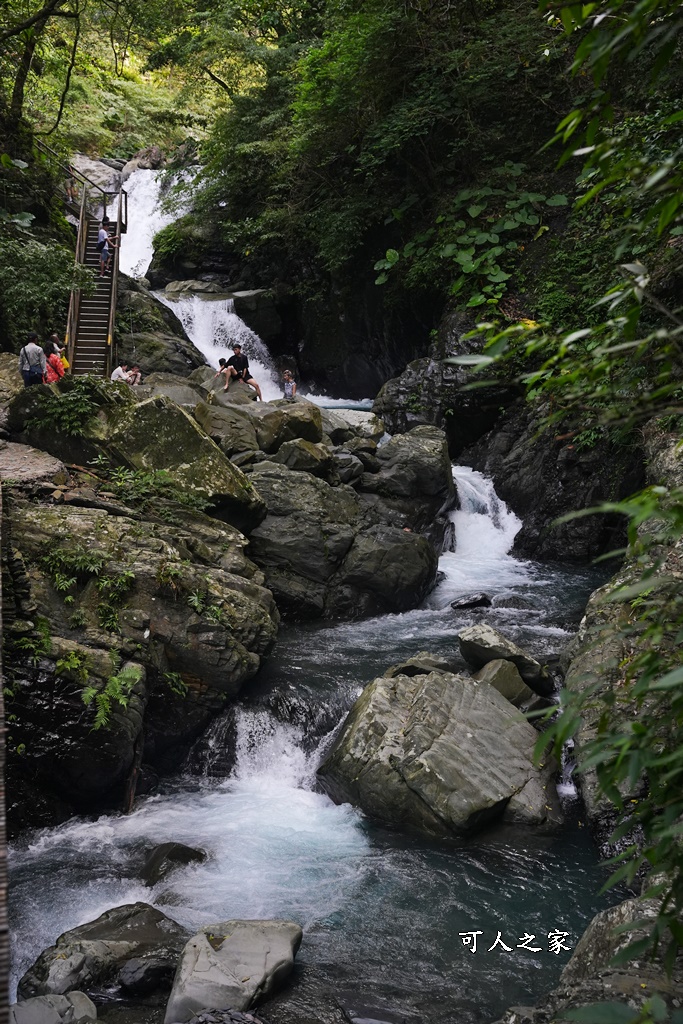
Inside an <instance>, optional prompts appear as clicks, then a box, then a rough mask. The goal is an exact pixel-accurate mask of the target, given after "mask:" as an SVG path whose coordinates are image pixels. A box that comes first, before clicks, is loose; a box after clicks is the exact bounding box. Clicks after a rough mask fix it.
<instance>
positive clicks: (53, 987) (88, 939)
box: [18, 903, 189, 1001]
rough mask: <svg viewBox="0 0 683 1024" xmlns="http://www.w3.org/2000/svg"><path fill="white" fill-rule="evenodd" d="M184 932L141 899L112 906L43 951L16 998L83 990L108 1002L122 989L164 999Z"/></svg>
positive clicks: (22, 982) (185, 939) (182, 941)
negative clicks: (149, 975) (124, 904)
mask: <svg viewBox="0 0 683 1024" xmlns="http://www.w3.org/2000/svg"><path fill="white" fill-rule="evenodd" d="M188 934H189V933H188V932H187V931H186V930H185V929H184V928H181V927H180V925H178V924H176V922H175V921H172V920H171V919H170V918H169V917H166V915H165V914H162V913H161V911H159V910H156V908H154V907H150V906H149V905H148V904H146V903H133V904H129V905H126V906H123V907H115V908H114V909H113V910H108V911H106V913H104V914H102V915H101V916H100V917H98V918H97V919H96V920H95V921H90V922H88V923H87V924H83V925H80V926H79V927H78V928H72V929H71V930H70V931H68V932H64V934H63V935H60V936H59V938H58V939H57V941H56V943H55V945H54V946H50V948H49V949H46V950H44V952H43V953H41V955H40V956H39V957H38V959H37V960H36V962H35V963H34V964H33V966H32V967H30V968H29V970H28V971H27V972H26V973H25V974H24V976H23V977H22V979H21V981H20V982H19V990H18V992H19V998H20V999H29V998H31V997H34V996H40V995H64V994H65V993H68V992H73V991H84V992H86V993H87V994H88V995H97V996H98V997H99V998H101V999H104V1001H107V999H112V997H113V996H114V995H115V993H116V991H117V990H118V989H120V988H124V989H125V988H126V987H128V988H129V990H130V989H132V990H133V991H136V990H137V989H142V988H144V991H145V994H146V995H148V994H149V993H150V992H153V991H157V990H159V991H160V993H161V997H163V993H164V992H165V991H167V990H168V988H170V983H171V979H172V977H173V972H174V970H175V967H176V963H177V961H178V957H179V955H180V952H181V950H182V948H183V946H184V944H185V942H186V941H187V939H188ZM145 971H149V972H150V973H151V977H148V978H147V979H146V981H147V984H145V979H144V975H145Z"/></svg>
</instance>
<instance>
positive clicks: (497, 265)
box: [375, 161, 568, 307]
mask: <svg viewBox="0 0 683 1024" xmlns="http://www.w3.org/2000/svg"><path fill="white" fill-rule="evenodd" d="M525 170H526V168H525V165H524V164H520V163H513V162H512V161H507V162H506V164H505V165H504V166H503V167H497V168H495V169H494V170H493V171H492V172H491V174H490V179H489V180H490V184H487V185H484V186H481V187H478V188H466V189H461V190H460V191H459V192H457V193H456V195H455V196H454V197H453V198H452V199H450V200H449V201H447V202H446V203H445V204H444V207H443V209H442V211H441V212H440V213H439V215H438V216H437V218H436V223H435V224H434V225H433V226H431V227H429V228H427V229H426V230H425V231H420V232H419V234H418V235H417V236H414V237H413V238H411V239H410V241H408V242H406V244H405V245H404V246H403V247H402V249H401V250H400V251H397V250H396V249H389V250H388V252H387V254H386V258H385V259H384V260H380V261H378V262H377V263H376V264H375V270H381V271H382V273H381V274H380V275H379V277H378V278H377V280H376V282H375V283H376V284H384V283H385V282H386V281H387V280H388V279H389V272H390V271H391V270H392V269H393V268H394V267H397V266H398V265H399V263H400V264H401V265H403V264H407V269H406V272H405V276H404V278H403V283H404V285H405V286H406V287H408V288H433V287H434V286H435V284H438V283H439V282H441V283H442V287H444V288H446V287H448V290H449V291H450V294H451V295H457V296H458V297H459V298H460V299H461V300H462V301H464V302H465V305H466V306H467V307H474V306H482V305H489V306H495V305H497V304H498V300H499V299H500V298H501V297H502V296H503V294H504V293H505V291H506V288H507V281H509V279H510V278H511V276H512V271H513V270H514V266H515V262H516V261H517V260H518V258H519V254H520V253H522V252H524V250H525V248H526V246H528V245H529V244H531V243H532V242H535V241H536V240H537V239H539V238H541V237H542V235H543V234H544V232H546V231H547V230H548V226H547V225H546V224H544V223H543V217H544V213H545V211H546V210H547V209H548V208H551V209H554V208H557V207H560V206H566V205H567V203H568V199H567V196H566V195H563V194H556V195H553V196H550V197H548V196H546V195H545V194H544V193H542V192H538V191H529V190H528V189H527V188H524V189H520V187H519V177H520V175H521V174H523V172H524V171H525ZM502 186H504V187H502ZM417 198H418V197H417V196H414V197H411V199H413V200H417ZM410 205H412V204H410ZM404 212H405V210H403V209H402V210H395V211H393V213H392V217H393V219H394V220H396V221H400V220H402V218H403V214H404Z"/></svg>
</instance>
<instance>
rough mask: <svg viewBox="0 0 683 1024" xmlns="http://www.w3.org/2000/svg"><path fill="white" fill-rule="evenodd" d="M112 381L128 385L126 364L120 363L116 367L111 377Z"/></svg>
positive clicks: (128, 377)
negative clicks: (119, 381) (120, 381)
mask: <svg viewBox="0 0 683 1024" xmlns="http://www.w3.org/2000/svg"><path fill="white" fill-rule="evenodd" d="M111 379H112V380H113V381H117V380H122V381H124V383H126V384H130V376H129V374H128V363H121V365H120V366H117V367H116V369H115V370H114V372H113V373H112V375H111Z"/></svg>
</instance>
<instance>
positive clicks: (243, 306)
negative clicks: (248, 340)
mask: <svg viewBox="0 0 683 1024" xmlns="http://www.w3.org/2000/svg"><path fill="white" fill-rule="evenodd" d="M233 300H234V303H235V312H236V313H237V315H238V317H240V319H241V320H244V322H245V324H246V325H247V327H249V328H250V329H251V330H252V331H253V332H254V334H258V336H259V338H263V340H264V341H265V342H266V344H268V342H272V341H274V340H275V339H277V338H278V337H279V336H280V334H281V333H282V320H281V318H280V314H279V313H278V311H277V307H276V306H275V303H274V302H273V299H272V298H271V296H270V295H269V293H268V292H267V291H266V290H265V289H264V288H256V289H254V290H252V291H246V292H235V293H234V294H233Z"/></svg>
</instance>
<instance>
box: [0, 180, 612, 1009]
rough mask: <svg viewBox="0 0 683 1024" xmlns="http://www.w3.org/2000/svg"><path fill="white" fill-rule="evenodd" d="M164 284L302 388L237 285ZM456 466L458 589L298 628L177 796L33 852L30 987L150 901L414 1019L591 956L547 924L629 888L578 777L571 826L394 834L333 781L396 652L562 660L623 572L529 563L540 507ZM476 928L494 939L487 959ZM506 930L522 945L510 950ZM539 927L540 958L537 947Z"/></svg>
mask: <svg viewBox="0 0 683 1024" xmlns="http://www.w3.org/2000/svg"><path fill="white" fill-rule="evenodd" d="M127 189H128V191H129V195H130V209H131V211H132V214H131V215H132V216H133V217H135V222H136V233H135V238H134V240H133V239H131V240H126V241H124V244H123V246H122V250H121V269H122V270H123V271H124V272H125V273H128V274H132V275H137V276H141V275H142V274H143V273H144V271H145V270H146V268H147V266H148V264H149V260H150V258H151V255H152V238H153V236H154V233H155V232H156V231H158V230H159V229H160V228H161V227H163V226H164V224H165V223H168V221H169V220H171V219H172V218H173V217H174V216H177V212H176V213H174V214H173V215H166V214H165V213H163V212H162V211H160V210H159V182H158V175H157V174H156V173H155V172H151V171H138V172H136V173H135V174H134V175H133V176H132V177H131V179H130V180H129V182H128V184H127ZM128 243H130V244H128ZM158 297H159V298H160V299H161V300H162V301H164V302H166V303H167V304H168V305H169V306H171V307H172V308H173V309H174V311H175V312H176V313H177V314H178V316H179V317H180V319H181V321H182V322H183V325H184V326H185V328H186V330H187V331H188V333H189V335H190V337H191V338H192V340H193V341H194V343H195V344H196V345H197V346H198V347H199V348H200V350H201V351H202V352H203V354H204V355H205V357H206V358H207V359H208V361H209V362H210V363H211V364H212V365H214V366H215V365H217V360H218V356H219V355H220V354H221V352H223V351H225V348H226V346H227V345H228V344H229V343H230V342H231V340H234V339H235V338H236V337H239V338H240V340H241V341H242V343H243V344H244V345H245V347H246V349H247V353H248V355H249V358H250V363H251V366H252V369H253V372H254V373H255V375H257V378H258V379H259V383H260V384H261V387H262V388H263V390H264V397H265V398H269V397H279V396H280V395H281V390H280V387H279V384H278V383H277V381H276V379H275V376H274V372H273V364H272V361H271V360H270V357H269V354H268V352H267V349H266V348H265V346H264V345H263V343H262V342H261V341H260V339H259V338H257V336H256V335H254V334H253V333H252V332H250V331H249V329H248V328H247V327H246V325H245V324H244V323H243V322H242V321H241V320H240V319H239V318H238V317H237V316H236V315H235V313H234V309H233V308H232V307H231V304H230V300H229V298H225V297H223V298H221V299H218V300H216V299H204V298H200V297H198V296H191V295H188V296H184V297H182V298H181V299H179V300H176V301H173V302H172V301H170V300H169V299H168V298H167V297H166V296H165V295H164V294H163V293H160V294H159V295H158ZM316 400H317V401H320V403H321V404H325V405H331V406H334V405H336V404H339V405H343V404H345V403H344V402H343V401H336V402H335V401H332V400H327V399H325V398H319V399H316ZM346 404H348V405H351V404H352V403H346ZM353 404H354V405H355V407H359V406H361V407H363V406H365V407H367V406H368V405H369V404H370V403H369V402H368V403H353ZM453 472H454V478H455V481H456V485H457V488H458V494H459V498H460V509H459V510H458V511H455V512H453V513H451V521H452V526H453V538H454V539H453V543H452V545H451V546H452V548H453V550H450V551H446V552H445V553H444V554H443V555H442V556H441V559H440V565H439V568H440V571H441V574H440V577H439V579H440V582H439V583H438V585H437V587H436V588H435V590H434V591H433V592H432V593H431V594H430V595H429V597H428V599H427V600H426V601H425V603H424V605H423V606H422V607H421V608H419V609H416V610H414V611H410V612H406V613H404V614H400V615H382V616H379V617H377V618H373V619H367V620H364V621H361V622H353V623H326V622H323V623H320V622H317V623H307V624H302V625H285V626H283V627H282V628H281V630H280V634H279V637H278V640H277V643H276V646H275V648H274V650H273V652H272V654H271V656H270V657H269V659H268V660H267V662H266V664H265V665H264V666H263V667H262V669H261V671H260V672H259V674H258V676H257V677H256V678H255V679H254V680H253V681H252V682H251V683H249V684H247V686H246V687H245V688H244V690H243V693H242V695H241V697H240V700H239V701H238V703H237V704H236V705H234V706H233V707H232V708H230V709H228V710H227V711H226V713H225V714H224V715H222V716H221V717H219V718H218V719H217V720H216V721H215V722H214V723H213V724H212V726H211V727H210V729H209V730H208V732H207V733H206V734H205V736H204V737H202V738H201V739H200V740H199V741H198V743H197V744H196V746H195V748H194V750H193V751H192V752H191V754H190V757H189V758H188V762H187V765H186V770H185V771H184V772H183V773H181V774H180V775H179V776H178V777H176V778H174V779H172V780H166V781H165V783H164V785H163V788H162V790H161V792H160V793H159V794H158V795H155V796H152V797H147V798H144V799H142V800H140V801H139V802H138V804H137V807H136V810H135V811H134V813H133V814H131V815H129V816H127V817H124V816H119V815H105V816H102V817H100V818H99V819H98V820H97V821H92V820H83V819H74V820H72V821H70V822H67V823H66V824H64V825H63V826H61V827H59V828H56V829H49V830H42V831H36V832H34V833H32V834H28V835H25V836H24V837H23V838H22V839H21V841H18V842H17V843H15V844H14V845H13V847H12V848H11V851H10V871H11V890H10V896H11V905H10V914H11V926H12V931H13V936H14V938H13V953H14V964H13V977H14V983H15V984H16V981H17V980H18V978H19V977H20V976H21V974H22V973H23V972H24V971H25V970H26V968H27V967H28V966H29V965H30V963H31V962H32V961H33V960H34V959H35V958H36V956H37V955H38V954H39V953H40V952H41V950H42V949H43V948H45V947H46V946H48V945H50V944H51V943H53V942H54V940H55V939H56V937H57V936H58V935H59V934H60V933H61V932H63V931H65V930H66V929H68V928H73V927H75V926H76V925H78V924H81V923H83V922H85V921H88V920H91V919H93V918H95V917H97V916H98V915H99V914H101V913H102V912H104V911H105V910H107V909H109V908H111V907H113V906H117V905H120V904H123V903H132V902H134V901H136V900H142V901H145V902H149V903H153V904H154V905H156V906H158V907H159V908H160V909H162V910H163V911H164V912H165V913H167V914H168V915H169V916H170V917H172V918H174V919H176V920H177V921H179V922H180V923H181V924H183V925H186V926H188V927H190V928H193V927H197V926H200V925H205V924H208V923H211V922H216V921H219V920H226V919H229V918H269V917H286V918H291V919H292V920H295V921H297V922H299V923H300V924H301V925H302V927H303V929H304V941H303V945H302V948H301V950H300V952H299V955H298V958H297V964H298V967H297V972H300V971H301V968H302V967H304V968H306V969H307V971H308V972H309V974H311V975H314V976H315V978H316V984H317V985H319V986H321V987H322V988H323V989H325V990H327V991H329V992H330V993H332V994H333V995H334V997H335V998H338V999H339V1000H340V1001H341V1003H342V1004H344V1003H345V1002H346V1003H347V1004H349V1003H350V1004H357V1003H358V1001H360V1002H361V1003H362V1002H365V1003H366V1005H370V1006H371V1007H373V1008H377V1009H376V1013H375V1014H374V1016H378V1017H379V1016H380V1015H381V1013H382V1011H383V1010H386V1011H387V1014H386V1015H387V1017H388V1018H389V1019H391V1020H394V1019H400V1020H402V1021H405V1022H406V1024H418V1022H423V1024H451V1022H455V1021H457V1022H458V1024H485V1022H489V1021H492V1020H495V1019H496V1017H497V1016H498V1015H499V1014H500V1013H501V1012H502V1010H503V1009H504V1008H506V1007H507V1006H509V1005H510V1004H515V1003H522V1004H530V1003H532V1002H533V1000H534V998H535V997H537V996H539V995H541V994H542V993H543V992H545V991H547V990H548V989H549V988H551V987H552V985H553V984H554V983H555V982H556V981H557V978H558V976H559V973H560V971H561V969H562V967H563V965H564V963H566V961H567V959H568V957H569V955H570V954H569V952H567V951H561V952H560V953H559V954H556V953H554V952H551V951H550V950H549V940H548V933H550V932H553V931H556V930H557V931H560V932H566V933H567V939H566V940H565V944H566V945H568V946H569V947H570V948H571V947H573V946H575V945H576V942H577V941H578V938H579V936H580V935H581V932H582V931H583V929H584V928H585V926H586V924H587V922H588V921H589V920H590V918H591V917H592V916H593V915H594V914H595V913H596V912H597V911H598V910H599V909H601V908H602V907H604V906H607V905H608V903H609V902H612V901H613V899H614V898H615V897H611V898H609V897H605V896H598V891H599V889H600V887H601V885H602V884H603V882H604V879H605V873H604V871H603V870H602V869H601V868H600V867H599V866H598V864H597V855H596V851H595V849H594V847H593V845H592V842H591V839H590V836H589V834H588V830H587V829H586V828H584V827H583V824H582V822H581V817H580V805H579V804H578V802H577V801H576V799H575V798H573V796H572V793H573V789H572V786H571V783H569V784H568V783H567V780H565V783H564V785H563V786H562V794H563V799H564V802H565V810H566V812H567V824H566V825H565V826H564V827H563V829H562V830H561V831H559V832H557V833H554V834H547V835H546V834H541V833H534V832H532V831H525V830H521V829H512V828H506V829H497V830H491V831H490V832H488V833H485V834H482V835H480V836H479V837H477V838H476V839H475V840H472V841H470V842H468V843H460V844H456V843H446V842H438V843H437V842H430V841H428V840H426V839H424V838H419V837H416V836H411V835H404V834H401V833H399V832H396V831H393V830H390V829H388V828H384V827H382V826H380V825H378V824H377V823H375V822H372V821H370V820H368V819H366V818H365V817H364V816H363V815H362V814H361V813H360V812H359V811H357V810H355V809H354V808H353V807H351V806H350V805H342V806H337V805H335V804H334V803H333V802H332V801H331V800H330V799H329V798H328V797H327V796H326V795H324V794H323V793H322V792H320V791H319V790H318V788H317V785H316V774H315V773H316V767H317V765H318V764H319V763H320V760H321V758H322V757H323V756H324V753H325V751H326V750H327V749H328V747H329V745H330V743H331V741H332V739H333V737H334V735H335V732H336V730H337V729H338V727H339V725H340V723H341V722H342V721H343V719H344V716H345V714H346V713H347V711H348V710H349V708H350V707H351V705H352V704H353V702H354V701H355V699H356V697H357V696H358V695H359V694H360V692H361V690H362V688H363V686H364V685H365V684H366V683H368V682H369V681H370V680H371V679H373V678H374V677H375V676H376V675H379V674H382V672H383V671H384V670H385V669H386V667H387V666H388V665H390V664H395V663H397V662H399V661H402V660H404V659H405V658H407V657H410V656H412V655H414V654H416V653H417V652H418V651H421V650H428V651H430V652H432V653H435V654H440V655H442V656H444V657H446V658H447V659H448V660H449V661H450V662H451V663H452V664H453V665H454V666H455V667H456V668H464V667H465V666H464V663H463V662H462V661H461V660H460V658H459V654H458V645H457V633H458V632H459V631H460V630H461V629H463V628H464V627H465V626H467V625H471V624H472V623H475V622H479V621H486V622H489V623H491V624H492V625H493V626H495V627H497V628H499V629H501V630H502V631H503V632H504V633H505V634H506V635H507V636H509V637H510V638H511V639H513V640H515V641H516V642H517V643H519V644H521V645H522V646H524V647H526V648H527V649H528V650H529V651H530V652H531V653H532V654H534V655H535V656H536V657H537V658H539V660H541V661H542V662H545V661H548V660H549V659H552V658H553V657H555V656H556V655H557V653H558V652H559V651H560V650H561V649H562V647H564V646H565V645H566V643H567V641H568V640H569V638H570V636H571V634H572V633H573V632H574V631H575V629H576V626H577V623H578V621H579V619H580V616H581V614H582V611H583V608H584V607H585V603H586V600H587V598H588V595H589V594H590V592H591V591H592V590H593V589H594V588H595V587H596V586H598V585H599V584H600V583H602V582H603V579H604V576H605V572H604V570H602V571H600V572H599V571H597V570H594V569H575V568H568V567H567V566H559V565H558V566H554V565H549V564H540V563H535V562H532V561H522V560H520V559H517V558H515V557H513V556H512V555H510V553H509V552H510V550H511V547H512V544H513V541H514V537H515V534H516V533H517V531H518V530H519V529H520V527H521V523H520V521H519V519H517V517H516V516H515V515H514V514H513V513H512V512H511V511H510V510H509V509H507V507H506V506H505V504H504V503H503V502H502V501H500V500H499V499H498V497H497V496H496V494H495V491H494V488H493V485H492V483H491V481H490V480H488V479H487V478H485V477H484V476H482V474H480V473H478V472H475V471H474V470H472V469H469V468H467V467H454V470H453ZM473 591H485V592H486V593H487V594H489V595H490V597H491V598H492V606H491V607H489V608H485V609H480V610H472V611H463V610H459V611H454V610H453V609H451V602H452V601H454V600H455V599H456V598H458V597H461V596H464V595H467V594H470V593H472V592H473ZM235 749H236V756H235V753H234V751H235ZM171 840H175V841H179V842H184V843H187V844H189V845H190V846H198V847H201V848H203V849H205V850H206V851H207V853H208V854H209V857H208V860H207V861H206V862H205V863H203V864H199V865H196V864H195V865H191V866H189V867H185V868H183V869H181V870H179V871H177V872H175V873H174V874H173V875H171V876H170V878H167V879H165V880H164V881H162V882H160V883H158V884H157V886H156V887H154V888H153V889H148V888H145V887H144V885H143V884H142V882H141V881H140V879H139V869H140V867H141V864H142V861H143V859H144V855H145V852H146V851H147V850H149V848H150V847H152V846H155V845H157V844H159V843H162V842H166V841H171ZM472 932H479V933H481V934H479V935H478V936H477V942H478V945H477V948H476V951H474V950H473V948H472V938H471V934H469V937H468V933H472ZM498 932H500V933H501V938H502V940H503V941H505V943H506V944H507V945H508V946H510V947H511V949H510V951H506V950H505V949H504V948H502V947H501V946H500V944H498V945H497V946H496V947H495V948H493V949H490V947H491V946H492V945H493V944H494V942H495V940H496V936H497V933H498ZM527 935H533V936H535V939H534V940H533V941H530V942H528V943H527V945H530V946H533V947H535V949H537V950H538V951H532V950H531V949H528V948H519V944H520V943H521V942H522V941H523V940H524V937H525V936H527ZM264 1012H265V1013H266V1017H267V1016H268V1014H267V1011H264ZM366 1016H373V1014H372V1013H367V1014H366ZM382 1019H384V1017H383V1018H382Z"/></svg>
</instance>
